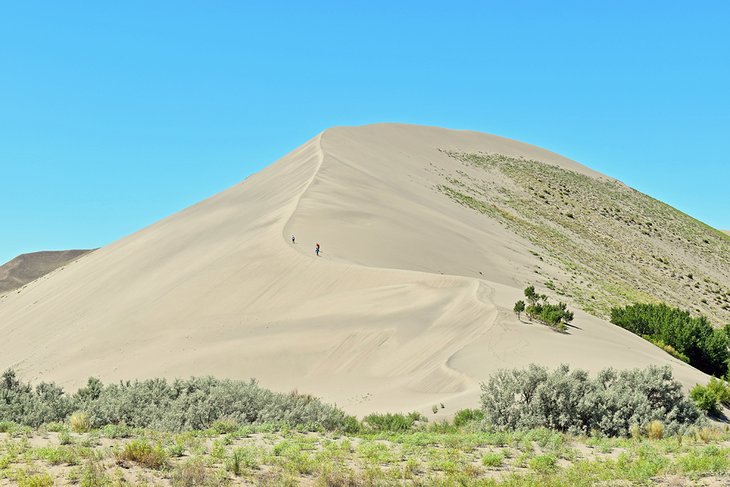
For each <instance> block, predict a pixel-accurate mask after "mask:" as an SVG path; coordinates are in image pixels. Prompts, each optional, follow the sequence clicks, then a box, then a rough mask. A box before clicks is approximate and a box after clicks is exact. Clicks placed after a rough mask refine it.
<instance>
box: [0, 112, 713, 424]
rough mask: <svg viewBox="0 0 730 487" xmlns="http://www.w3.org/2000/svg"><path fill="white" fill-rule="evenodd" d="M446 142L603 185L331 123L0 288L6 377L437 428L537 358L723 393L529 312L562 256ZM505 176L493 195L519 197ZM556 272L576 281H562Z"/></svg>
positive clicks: (668, 359) (625, 336) (476, 142)
mask: <svg viewBox="0 0 730 487" xmlns="http://www.w3.org/2000/svg"><path fill="white" fill-rule="evenodd" d="M445 150H446V151H449V152H450V153H467V154H473V153H499V154H506V155H508V156H509V157H514V158H520V157H522V158H525V159H529V160H539V161H542V162H544V163H546V164H551V165H557V166H559V167H560V168H562V169H564V170H567V171H570V172H571V173H576V174H581V175H584V176H586V177H588V178H591V179H595V180H597V181H600V180H602V179H605V177H602V176H601V175H600V174H598V173H596V172H595V171H592V170H590V169H589V168H587V167H585V166H582V165H580V164H578V163H576V162H574V161H571V160H569V159H566V158H564V157H561V156H559V155H558V154H554V153H552V152H549V151H547V150H544V149H540V148H538V147H535V146H531V145H529V144H525V143H522V142H517V141H514V140H509V139H505V138H502V137H497V136H493V135H488V134H482V133H477V132H468V131H454V130H446V129H440V128H435V127H418V126H408V125H399V124H379V125H369V126H363V127H338V128H334V129H329V130H327V131H325V132H323V133H322V134H320V135H318V136H316V137H315V138H313V139H311V140H310V141H308V142H306V143H305V144H304V145H302V146H301V147H299V148H297V149H295V150H293V151H292V152H291V153H289V154H288V155H287V156H285V157H283V158H282V159H281V160H279V161H278V162H276V163H274V164H273V165H271V166H269V167H267V168H266V169H264V170H263V171H261V172H259V173H256V174H254V175H251V176H250V177H248V178H246V179H245V180H244V181H242V182H241V183H239V184H236V185H234V186H233V187H231V188H230V189H228V190H226V191H223V192H221V193H219V194H216V195H214V196H212V197H211V198H208V199H207V200H205V201H202V202H200V203H198V204H196V205H194V206H192V207H190V208H187V209H185V210H183V211H180V212H178V213H176V214H174V215H171V216H170V217H168V218H165V219H164V220H162V221H160V222H157V223H155V224H154V225H151V226H149V227H147V228H145V229H142V230H140V231H139V232H137V233H135V234H132V235H129V236H128V237H126V238H124V239H122V240H120V241H118V242H114V243H112V244H110V245H108V246H105V247H103V248H100V249H98V250H96V251H94V252H92V253H90V254H88V255H86V256H84V257H83V258H81V259H78V260H77V261H75V262H74V263H73V265H67V266H65V268H63V269H59V270H57V271H56V272H53V273H52V274H49V275H48V276H47V277H45V278H43V279H38V280H36V281H34V282H32V283H29V284H28V285H26V286H25V287H24V288H23V289H22V290H21V291H20V292H19V293H16V292H12V293H5V294H3V295H0V336H2V337H3V345H4V348H3V353H2V354H0V369H5V368H8V367H12V368H14V369H15V370H17V371H18V373H19V374H21V375H22V376H23V377H26V378H27V379H28V380H32V381H40V380H53V381H56V382H59V383H60V384H62V385H63V386H65V387H67V388H71V389H73V388H74V387H77V386H79V385H81V384H82V383H83V382H84V381H85V380H86V379H87V378H88V377H89V376H90V375H94V376H97V377H99V378H100V379H102V380H104V381H106V382H117V381H119V380H121V379H128V378H140V379H144V378H150V377H167V378H175V377H187V376H191V375H196V376H201V375H213V376H216V377H219V378H236V379H246V378H249V377H254V378H256V379H258V380H259V381H260V383H261V384H262V385H263V386H265V387H268V388H273V389H276V390H278V391H290V390H292V389H298V390H299V391H302V392H305V393H311V394H314V395H316V396H318V397H322V398H323V399H324V400H325V401H327V402H333V403H336V404H338V406H340V407H343V408H344V409H345V410H346V411H348V412H349V413H351V414H360V415H365V414H368V413H371V412H374V411H381V412H382V411H410V410H414V409H417V410H419V411H422V412H426V413H428V412H429V411H430V410H431V408H432V406H433V405H434V404H438V405H441V404H444V406H445V407H444V408H440V409H439V412H438V414H437V415H436V416H437V417H438V416H439V415H441V416H448V415H450V414H453V413H455V412H456V410H457V409H459V408H462V407H474V404H476V403H477V401H478V397H479V383H480V381H483V380H484V379H485V378H486V377H488V376H489V375H490V374H492V373H494V372H495V371H497V370H499V369H503V368H509V367H524V366H526V365H527V364H530V363H533V362H534V363H538V364H541V365H544V366H547V367H556V366H558V365H560V363H562V362H568V363H569V364H570V365H571V366H572V367H576V368H583V369H586V370H589V371H597V370H600V369H603V368H606V367H614V368H617V369H626V368H634V367H645V366H647V365H650V364H655V365H664V364H666V365H669V366H671V368H672V371H673V373H674V376H675V377H676V378H677V379H678V380H679V381H680V382H681V383H682V385H683V386H684V387H685V388H687V389H688V388H691V387H693V386H694V385H695V384H697V383H702V384H704V383H707V380H708V378H707V376H706V375H704V374H703V373H701V372H699V371H698V370H696V369H694V368H692V367H690V366H689V365H687V364H685V363H682V362H680V361H679V360H676V359H674V358H673V357H672V356H670V355H669V354H667V353H665V352H664V351H662V350H661V349H659V348H657V347H655V346H654V345H652V344H651V343H648V342H646V341H645V340H643V339H642V338H640V337H637V336H635V335H633V334H632V333H630V332H628V331H626V330H624V329H622V328H620V327H617V326H614V325H612V324H610V323H608V322H606V321H605V320H602V319H599V318H596V317H593V316H591V315H589V314H586V313H585V312H582V311H581V310H580V309H578V308H576V307H575V306H573V304H570V309H571V311H575V316H574V319H573V320H572V321H571V325H572V326H569V327H567V330H566V333H556V332H555V331H553V330H551V329H550V328H549V327H546V326H543V325H541V324H537V323H534V322H529V321H525V320H520V319H518V317H517V316H516V315H515V313H514V312H513V311H512V309H513V306H514V303H515V301H516V300H518V299H521V298H522V297H523V290H524V289H525V287H526V286H527V285H534V286H535V287H536V292H538V293H540V294H546V295H548V296H549V297H550V300H551V302H555V301H557V300H558V299H563V298H562V297H561V296H557V293H556V291H557V290H559V291H561V292H562V289H563V288H562V286H563V285H564V284H563V280H562V279H559V278H560V276H562V275H563V272H564V271H562V270H561V266H562V265H563V263H562V262H561V261H558V260H557V259H554V261H555V263H554V264H553V263H551V262H548V260H550V259H551V258H550V257H549V256H547V254H546V252H545V251H544V250H542V249H541V248H540V247H538V246H537V245H536V244H534V243H532V242H531V241H530V239H529V238H526V236H528V237H529V235H528V234H525V235H526V236H521V235H520V233H519V232H516V231H513V229H511V228H508V227H507V226H506V225H505V224H504V223H500V220H499V219H496V218H486V217H485V216H484V215H483V214H482V213H480V212H476V211H473V210H472V209H471V208H470V207H465V206H464V205H462V204H460V203H459V202H455V201H453V200H452V199H451V198H448V197H446V196H445V195H444V194H442V193H441V192H439V191H437V190H435V189H434V188H437V187H439V186H440V185H441V186H443V185H445V184H448V182H446V179H445V178H446V176H449V175H454V177H457V176H458V171H474V174H475V175H474V176H473V177H474V178H476V177H477V175H483V174H484V172H483V171H484V169H482V168H481V167H476V166H472V165H470V164H465V163H463V162H461V161H459V160H457V159H455V158H454V157H452V156H450V155H449V154H448V153H446V152H444V151H445ZM500 174H502V173H501V172H497V171H494V175H495V178H497V177H499V178H500V179H498V180H497V179H495V180H494V182H493V184H499V185H500V186H503V187H504V188H506V190H508V189H509V188H512V187H513V186H515V184H516V183H510V179H509V178H508V177H507V176H504V175H501V176H500ZM485 184H486V183H485ZM489 184H492V183H489ZM462 191H464V192H465V191H466V190H462ZM473 198H476V196H473ZM574 213H575V212H574ZM517 230H519V229H517ZM292 234H294V235H295V236H296V243H295V244H293V243H292V242H291V239H290V235H292ZM718 235H719V234H718ZM316 243H319V244H320V245H321V253H320V255H319V256H317V255H315V252H314V248H315V244H316ZM535 254H537V255H535ZM543 254H545V256H544V257H543ZM540 257H543V259H545V260H540ZM569 259H570V256H568V255H566V256H565V260H566V261H567V262H570V260H569ZM575 260H576V261H578V262H582V261H583V257H580V256H576V257H575ZM566 265H567V264H566ZM536 266H540V269H537V267H536ZM536 269H537V270H539V271H540V272H542V273H543V274H536V273H535V270H536ZM697 275H698V276H699V275H700V274H699V273H698V274H697ZM548 277H549V278H551V279H553V280H554V281H555V283H556V285H557V286H560V287H556V286H552V287H554V288H555V290H552V289H549V287H548V286H547V282H546V281H547V280H548ZM698 279H701V277H698ZM565 282H569V279H565ZM588 284H589V282H587V281H586V285H588ZM592 285H593V286H594V287H596V286H598V284H592ZM569 301H574V300H573V299H572V298H571V299H570V300H569Z"/></svg>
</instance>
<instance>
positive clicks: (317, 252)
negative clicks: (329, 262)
mask: <svg viewBox="0 0 730 487" xmlns="http://www.w3.org/2000/svg"><path fill="white" fill-rule="evenodd" d="M314 253H316V254H317V257H319V244H317V246H316V247H314Z"/></svg>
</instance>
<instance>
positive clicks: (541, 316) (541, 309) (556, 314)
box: [514, 286, 573, 332]
mask: <svg viewBox="0 0 730 487" xmlns="http://www.w3.org/2000/svg"><path fill="white" fill-rule="evenodd" d="M525 297H526V298H527V302H528V303H529V304H528V305H527V307H525V303H524V302H523V301H517V302H516V303H515V306H514V311H515V313H517V316H518V317H519V314H520V312H521V311H523V310H524V311H525V314H527V317H528V318H530V319H534V320H537V321H540V322H542V323H544V324H546V325H548V326H550V327H552V328H555V329H556V330H558V331H561V332H564V331H565V330H566V329H567V325H568V323H570V322H571V321H573V312H572V311H568V307H567V305H566V304H565V303H558V304H550V303H549V302H548V297H547V296H546V295H544V294H537V293H536V292H535V286H528V287H527V288H525Z"/></svg>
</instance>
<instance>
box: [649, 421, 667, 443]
mask: <svg viewBox="0 0 730 487" xmlns="http://www.w3.org/2000/svg"><path fill="white" fill-rule="evenodd" d="M646 436H648V437H649V439H650V440H661V439H662V438H664V424H663V423H662V422H661V421H656V420H654V421H650V422H649V424H648V425H646Z"/></svg>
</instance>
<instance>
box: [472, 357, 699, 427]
mask: <svg viewBox="0 0 730 487" xmlns="http://www.w3.org/2000/svg"><path fill="white" fill-rule="evenodd" d="M481 401H482V408H483V410H484V414H485V419H486V421H487V423H488V424H491V425H493V426H494V427H495V428H497V429H505V430H507V429H509V430H514V429H529V428H538V427H545V428H550V429H553V430H557V431H563V432H570V433H573V434H590V433H594V432H599V433H601V434H603V435H607V436H629V434H630V431H631V427H632V426H633V425H641V426H642V427H643V426H646V425H649V424H650V423H651V422H652V421H655V420H656V421H661V422H662V423H663V424H664V427H665V429H666V431H667V433H670V434H671V433H676V432H678V431H681V430H682V428H684V427H686V426H688V425H690V424H696V423H697V422H698V421H700V419H701V417H702V416H701V413H700V411H699V410H698V409H697V407H696V406H695V405H694V403H693V402H692V401H690V400H689V399H688V398H687V397H686V396H685V395H684V393H683V392H682V387H681V385H680V384H679V382H677V381H676V380H674V378H673V377H672V372H671V369H670V368H669V367H668V366H666V367H656V366H650V367H648V368H646V369H633V370H624V371H620V372H619V371H616V370H614V369H605V370H602V371H600V372H599V373H598V374H597V375H596V376H595V378H591V377H590V376H589V375H588V372H586V371H585V370H580V369H576V370H570V368H569V367H568V366H567V365H561V366H560V367H558V368H557V369H556V370H554V371H549V370H548V369H546V368H545V367H541V366H538V365H534V364H532V365H530V366H529V367H528V368H527V369H512V370H500V371H499V372H498V373H497V374H495V375H493V376H492V377H491V378H490V379H489V381H488V382H487V383H484V384H482V396H481Z"/></svg>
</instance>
